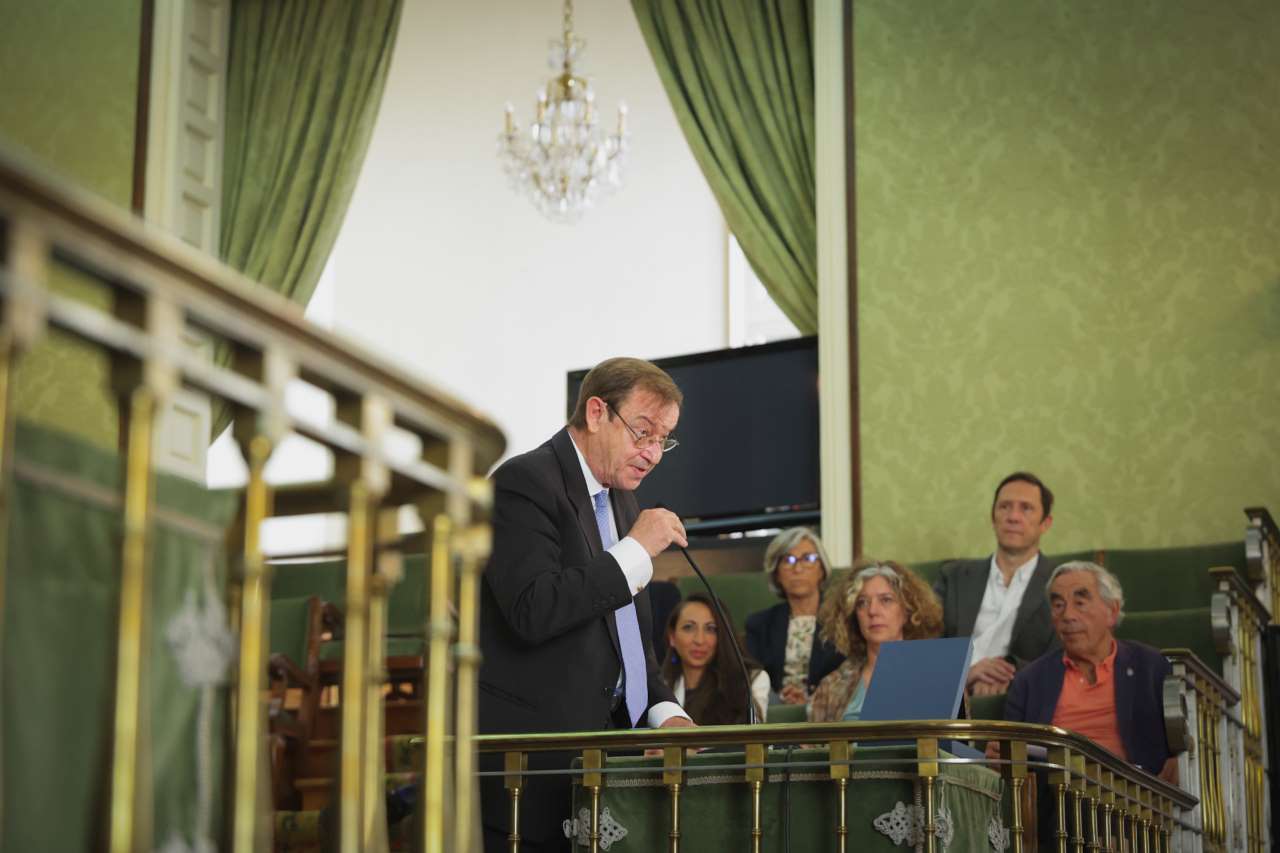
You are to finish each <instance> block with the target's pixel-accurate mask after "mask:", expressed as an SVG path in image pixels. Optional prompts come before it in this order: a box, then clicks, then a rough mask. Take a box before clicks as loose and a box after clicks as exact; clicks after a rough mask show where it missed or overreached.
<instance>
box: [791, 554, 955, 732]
mask: <svg viewBox="0 0 1280 853" xmlns="http://www.w3.org/2000/svg"><path fill="white" fill-rule="evenodd" d="M818 622H819V625H820V629H821V632H822V638H823V640H825V641H827V642H830V643H832V644H833V645H834V646H835V647H836V648H837V649H839V650H840V652H841V653H843V654H844V655H845V660H844V663H842V664H840V667H839V668H838V669H836V670H835V671H834V672H832V673H831V674H830V675H828V676H827V677H826V678H824V679H822V683H821V684H819V685H818V689H817V690H816V691H815V692H814V694H813V701H812V703H811V704H810V706H809V720H810V722H814V723H826V722H833V721H835V720H856V719H858V715H859V714H860V713H861V712H862V700H863V697H864V696H866V693H867V685H868V684H870V683H871V675H872V673H874V672H875V669H876V658H877V657H879V655H880V645H881V644H882V643H888V642H892V641H894V640H923V639H927V638H931V637H937V636H938V635H939V634H940V633H941V631H942V607H941V605H939V604H938V599H937V597H936V596H934V594H933V590H931V589H929V585H928V584H926V583H925V582H924V581H923V580H921V578H920V576H919V575H917V574H916V573H915V572H913V571H911V570H910V569H908V568H907V567H906V566H903V565H901V564H899V563H895V562H893V561H892V560H885V561H884V562H879V563H877V562H865V561H864V562H860V563H858V564H857V565H855V566H854V567H853V570H852V571H850V572H849V573H848V574H846V575H845V576H844V577H842V578H840V580H838V581H836V582H835V583H834V584H832V586H831V589H829V590H828V591H827V596H826V600H825V601H823V602H822V610H821V612H820V613H819V615H818Z"/></svg>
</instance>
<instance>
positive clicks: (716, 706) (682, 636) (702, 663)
mask: <svg viewBox="0 0 1280 853" xmlns="http://www.w3.org/2000/svg"><path fill="white" fill-rule="evenodd" d="M725 616H726V617H727V618H728V619H729V620H730V621H729V624H727V625H722V624H721V623H720V620H719V619H717V618H716V612H715V607H713V606H712V604H711V599H710V598H708V597H707V596H706V595H705V594H704V593H701V592H695V593H692V594H691V595H690V596H689V597H688V598H686V599H685V600H684V601H681V602H680V604H679V605H677V606H676V609H675V610H673V611H671V618H670V619H668V620H667V645H668V646H669V647H670V648H671V652H670V654H668V655H667V657H666V660H665V661H664V662H663V664H662V677H663V679H664V680H666V682H667V684H669V685H670V686H671V690H672V692H674V693H675V694H676V701H677V702H679V703H680V705H681V707H683V708H684V710H685V713H687V714H688V715H689V716H690V717H691V718H692V719H693V721H694V722H695V723H697V724H698V725H700V726H715V725H733V724H742V723H747V722H749V721H750V720H749V718H748V715H747V688H746V685H745V684H743V683H742V669H741V667H739V666H738V661H737V660H736V659H735V657H734V654H733V650H732V649H731V648H730V647H729V641H728V640H725V641H724V642H721V641H720V638H721V637H725V636H727V633H726V632H731V631H733V622H732V619H733V617H732V616H730V615H729V612H728V611H727V610H726V611H725ZM747 669H748V671H749V672H750V673H751V696H752V700H753V701H754V703H755V706H756V719H757V720H759V721H761V722H763V721H764V715H765V709H766V707H767V706H768V704H769V676H768V675H767V674H766V673H765V672H764V671H763V670H761V669H759V668H757V667H756V666H755V665H754V662H753V661H751V660H750V659H748V660H747Z"/></svg>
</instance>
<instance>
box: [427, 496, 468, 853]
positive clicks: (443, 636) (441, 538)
mask: <svg viewBox="0 0 1280 853" xmlns="http://www.w3.org/2000/svg"><path fill="white" fill-rule="evenodd" d="M453 547H454V543H453V520H452V519H450V518H449V516H448V515H445V514H444V513H441V514H440V515H437V516H436V517H435V518H434V520H433V521H432V523H431V568H430V573H431V575H430V583H429V585H428V589H429V592H428V596H427V608H428V610H427V613H428V616H427V671H426V674H425V678H426V685H425V687H424V691H423V698H424V702H423V705H424V707H425V712H426V716H427V719H426V729H425V731H426V745H425V747H424V750H423V752H424V755H425V758H424V761H425V764H424V770H423V782H422V791H423V812H422V816H423V819H422V831H423V833H424V834H423V848H422V849H423V850H424V851H426V853H442V851H443V850H444V778H445V761H444V750H445V737H446V733H447V721H446V719H445V715H446V713H447V712H448V708H449V642H450V640H452V639H453V623H452V622H451V620H450V619H449V595H450V592H451V587H452V585H453V583H452V580H453V578H452V576H453ZM467 784H468V785H470V784H471V783H470V780H468V782H467ZM461 817H462V816H460V822H469V818H470V815H466V816H465V817H466V818H468V820H467V821H462V820H461Z"/></svg>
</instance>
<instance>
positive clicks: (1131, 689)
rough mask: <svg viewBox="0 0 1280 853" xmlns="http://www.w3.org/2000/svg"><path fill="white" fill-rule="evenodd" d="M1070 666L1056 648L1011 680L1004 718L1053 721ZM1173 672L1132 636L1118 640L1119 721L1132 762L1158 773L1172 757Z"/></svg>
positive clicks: (1116, 666) (1046, 722)
mask: <svg viewBox="0 0 1280 853" xmlns="http://www.w3.org/2000/svg"><path fill="white" fill-rule="evenodd" d="M1066 671H1067V667H1066V665H1065V664H1064V663H1063V662H1062V652H1060V651H1057V650H1054V651H1052V652H1049V653H1048V654H1046V655H1044V656H1043V657H1041V658H1039V659H1038V660H1036V661H1033V662H1032V663H1031V664H1029V665H1028V666H1026V667H1025V668H1023V669H1022V670H1021V671H1020V672H1019V673H1018V674H1017V675H1015V676H1014V678H1013V684H1011V685H1009V692H1008V694H1007V696H1006V698H1005V702H1004V718H1005V719H1006V720H1012V721H1015V722H1023V723H1044V724H1046V725H1047V724H1049V723H1052V722H1053V713H1054V711H1056V710H1057V708H1058V697H1059V696H1061V695H1062V679H1063V676H1064V675H1065V674H1066ZM1171 672H1173V667H1172V666H1171V665H1170V664H1169V661H1168V660H1166V659H1165V656H1164V655H1162V654H1160V652H1158V651H1157V650H1155V649H1153V648H1151V647H1150V646H1146V645H1143V644H1142V643H1135V642H1133V641H1131V640H1116V663H1115V691H1116V724H1117V726H1118V727H1119V729H1120V742H1121V743H1123V744H1124V749H1125V752H1127V753H1128V754H1129V763H1130V764H1136V765H1138V766H1139V767H1141V768H1142V769H1143V770H1146V771H1147V772H1148V773H1159V772H1160V770H1161V768H1163V767H1164V763H1165V761H1166V760H1168V758H1169V756H1170V754H1171V753H1170V752H1169V745H1168V743H1167V741H1166V738H1165V731H1164V679H1165V676H1167V675H1169V674H1170V673H1171Z"/></svg>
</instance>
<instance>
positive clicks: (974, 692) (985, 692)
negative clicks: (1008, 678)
mask: <svg viewBox="0 0 1280 853" xmlns="http://www.w3.org/2000/svg"><path fill="white" fill-rule="evenodd" d="M1007 688H1008V685H1007V684H988V683H987V682H985V681H978V682H975V683H974V685H973V687H971V688H969V695H970V696H997V695H999V694H1001V693H1004V692H1005V691H1006V690H1007Z"/></svg>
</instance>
